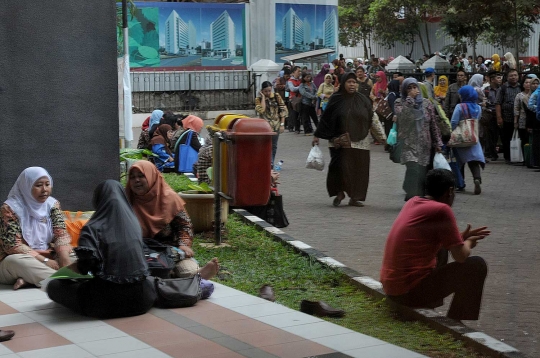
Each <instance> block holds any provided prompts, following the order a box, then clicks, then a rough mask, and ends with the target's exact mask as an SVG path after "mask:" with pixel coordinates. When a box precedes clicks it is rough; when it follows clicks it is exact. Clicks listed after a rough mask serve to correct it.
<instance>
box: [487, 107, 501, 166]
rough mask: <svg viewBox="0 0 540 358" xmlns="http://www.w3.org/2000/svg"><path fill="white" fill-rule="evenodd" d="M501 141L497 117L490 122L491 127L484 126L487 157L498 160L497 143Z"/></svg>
mask: <svg viewBox="0 0 540 358" xmlns="http://www.w3.org/2000/svg"><path fill="white" fill-rule="evenodd" d="M498 140H499V126H498V125H497V120H496V119H495V117H493V119H492V120H491V121H490V122H489V125H487V126H484V142H485V153H486V157H489V158H492V159H497V158H498V157H499V155H498V154H497V142H498Z"/></svg>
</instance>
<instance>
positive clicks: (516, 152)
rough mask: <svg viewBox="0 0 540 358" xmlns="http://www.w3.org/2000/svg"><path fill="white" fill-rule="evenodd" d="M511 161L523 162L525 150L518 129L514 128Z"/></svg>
mask: <svg viewBox="0 0 540 358" xmlns="http://www.w3.org/2000/svg"><path fill="white" fill-rule="evenodd" d="M510 161H511V162H513V163H521V162H523V152H522V151H521V139H519V135H518V130H517V129H514V134H513V135H512V140H511V141H510Z"/></svg>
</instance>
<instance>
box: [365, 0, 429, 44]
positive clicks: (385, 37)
mask: <svg viewBox="0 0 540 358" xmlns="http://www.w3.org/2000/svg"><path fill="white" fill-rule="evenodd" d="M428 9H429V4H428V3H427V2H426V1H422V0H397V1H396V0H379V1H373V2H372V3H371V5H370V8H369V18H370V21H371V23H372V25H373V30H374V34H375V39H376V40H378V41H379V42H380V43H381V44H383V45H384V46H387V47H388V48H390V47H392V46H394V44H395V43H396V42H401V43H404V44H408V45H414V42H415V39H416V37H418V39H419V40H420V44H421V45H422V50H423V52H424V53H431V48H430V45H429V43H428V47H427V48H426V44H425V42H424V36H423V35H422V31H421V25H422V23H423V22H424V20H426V18H427V13H428ZM426 36H428V34H427V28H426ZM411 52H412V50H411Z"/></svg>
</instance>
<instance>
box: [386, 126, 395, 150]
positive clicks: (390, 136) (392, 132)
mask: <svg viewBox="0 0 540 358" xmlns="http://www.w3.org/2000/svg"><path fill="white" fill-rule="evenodd" d="M396 143H397V129H396V123H394V124H393V125H392V129H390V133H388V139H387V140H386V144H388V145H395V144H396Z"/></svg>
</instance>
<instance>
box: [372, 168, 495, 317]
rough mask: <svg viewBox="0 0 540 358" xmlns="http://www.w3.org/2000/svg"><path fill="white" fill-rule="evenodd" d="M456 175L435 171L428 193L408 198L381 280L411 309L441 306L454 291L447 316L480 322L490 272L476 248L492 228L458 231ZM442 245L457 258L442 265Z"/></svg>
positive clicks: (430, 176)
mask: <svg viewBox="0 0 540 358" xmlns="http://www.w3.org/2000/svg"><path fill="white" fill-rule="evenodd" d="M454 189H455V183H454V175H453V174H452V172H451V171H449V170H446V169H434V170H431V171H430V172H429V173H428V174H427V177H426V196H425V197H415V198H413V199H411V200H409V201H408V202H407V203H406V204H405V205H404V206H403V208H402V209H401V212H400V213H399V215H398V217H397V218H396V221H395V222H394V224H393V225H392V228H391V229H390V233H389V234H388V238H387V239H386V246H385V249H384V257H383V262H382V267H381V283H382V285H383V290H384V292H385V293H386V294H387V295H388V296H389V298H390V299H391V300H393V301H395V302H398V303H400V304H403V305H406V306H410V307H438V306H440V305H442V300H443V299H444V298H445V297H447V296H449V295H451V294H452V293H453V294H454V297H453V298H452V303H451V304H450V308H449V310H448V313H447V317H449V318H452V319H455V320H477V319H478V317H479V315H480V305H481V303H482V294H483V290H484V281H485V279H486V276H487V265H486V262H485V261H484V259H482V258H481V257H478V256H471V252H472V249H473V248H474V247H476V245H477V244H478V242H479V241H480V240H482V239H484V238H485V237H486V236H488V235H489V234H490V233H491V232H490V231H488V230H487V227H486V226H483V227H479V228H476V229H471V225H470V224H468V225H467V228H466V229H465V230H464V231H463V232H461V233H460V232H459V229H458V227H457V223H456V218H455V216H454V213H453V212H452V208H451V207H452V204H453V203H454V195H455V193H454ZM441 248H444V249H447V250H449V251H450V252H451V254H452V257H453V258H454V260H455V261H454V262H451V263H449V264H441V263H440V262H439V263H437V259H436V257H437V253H438V252H439V250H440V249H441Z"/></svg>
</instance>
